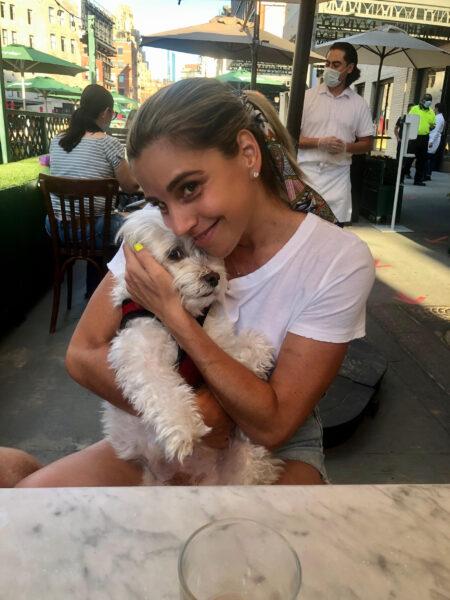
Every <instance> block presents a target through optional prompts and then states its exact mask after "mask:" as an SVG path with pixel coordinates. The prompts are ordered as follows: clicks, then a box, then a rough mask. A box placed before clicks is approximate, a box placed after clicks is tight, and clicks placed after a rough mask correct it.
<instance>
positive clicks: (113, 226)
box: [45, 213, 124, 249]
mask: <svg viewBox="0 0 450 600" xmlns="http://www.w3.org/2000/svg"><path fill="white" fill-rule="evenodd" d="M123 221H124V219H123V217H122V216H121V215H119V214H114V213H113V214H111V220H110V230H109V236H110V237H109V239H110V244H111V245H113V244H114V243H115V239H116V235H117V232H118V231H119V229H120V227H121V226H122V225H123ZM57 224H58V236H59V239H60V240H61V241H62V242H64V227H63V223H62V221H60V220H59V219H58V220H57ZM104 225H105V218H104V217H103V216H102V215H99V216H98V217H95V247H96V248H97V249H100V248H101V247H102V245H103V227H104ZM45 230H46V231H47V233H48V235H50V236H51V228H50V219H49V218H48V216H47V217H46V218H45ZM89 230H90V225H89V223H88V224H87V228H86V234H87V236H88V237H89ZM77 231H78V241H81V231H80V229H78V230H77ZM69 237H72V230H71V229H69Z"/></svg>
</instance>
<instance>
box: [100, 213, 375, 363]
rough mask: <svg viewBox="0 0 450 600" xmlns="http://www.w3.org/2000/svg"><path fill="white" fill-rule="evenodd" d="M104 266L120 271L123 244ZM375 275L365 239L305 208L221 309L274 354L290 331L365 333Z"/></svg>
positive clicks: (336, 338) (344, 336) (342, 336)
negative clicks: (268, 344)
mask: <svg viewBox="0 0 450 600" xmlns="http://www.w3.org/2000/svg"><path fill="white" fill-rule="evenodd" d="M108 267H109V269H110V271H111V272H112V274H113V275H116V276H117V275H120V274H122V273H123V272H124V269H125V258H124V254H123V251H122V249H120V250H119V251H118V253H117V254H116V256H115V257H114V258H113V260H112V261H111V262H110V263H109V264H108ZM374 276H375V271H374V263H373V258H372V255H371V254H370V251H369V249H368V247H367V245H366V244H365V243H364V242H362V241H361V240H360V239H359V238H358V237H356V236H355V235H354V234H353V233H350V232H349V231H346V230H343V229H341V228H339V227H337V226H336V225H332V224H331V223H328V222H327V221H324V220H323V219H321V218H320V217H317V216H316V215H313V214H310V213H309V214H308V215H307V216H306V218H305V220H304V221H303V222H302V223H301V224H300V226H299V227H298V229H297V231H296V232H295V233H294V235H293V236H292V237H291V238H290V240H289V241H288V242H287V243H286V244H285V245H284V246H283V247H282V248H281V250H279V252H277V254H275V256H273V257H272V258H271V259H270V260H269V261H268V262H267V263H266V264H265V265H263V266H262V267H260V268H259V269H257V270H256V271H254V272H253V273H250V274H249V275H246V276H244V277H239V278H236V279H232V280H231V281H230V282H229V287H228V292H227V294H226V297H225V304H224V311H225V313H226V315H227V316H228V318H229V319H231V321H232V322H233V323H234V324H235V327H236V328H237V330H238V331H240V330H242V329H247V328H250V329H254V330H257V331H260V332H261V333H263V334H265V335H266V336H267V338H268V339H269V340H270V342H271V343H272V345H273V346H274V348H275V352H276V355H277V356H278V353H279V351H280V348H281V345H282V343H283V341H284V338H285V337H286V334H287V333H288V332H291V333H294V334H297V335H301V336H304V337H307V338H312V339H315V340H320V341H327V342H336V343H338V342H348V341H350V340H352V339H354V338H359V337H363V336H364V335H365V317H366V314H365V313H366V300H367V297H368V295H369V292H370V290H371V288H372V284H373V281H374Z"/></svg>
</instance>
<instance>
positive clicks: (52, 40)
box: [50, 33, 56, 50]
mask: <svg viewBox="0 0 450 600" xmlns="http://www.w3.org/2000/svg"><path fill="white" fill-rule="evenodd" d="M50 48H51V49H52V50H56V35H55V34H54V33H51V34H50Z"/></svg>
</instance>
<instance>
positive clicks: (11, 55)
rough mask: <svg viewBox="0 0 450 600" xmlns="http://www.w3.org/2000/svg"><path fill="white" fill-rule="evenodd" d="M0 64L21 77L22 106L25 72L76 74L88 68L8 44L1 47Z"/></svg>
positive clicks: (24, 106)
mask: <svg viewBox="0 0 450 600" xmlns="http://www.w3.org/2000/svg"><path fill="white" fill-rule="evenodd" d="M2 64H3V68H4V69H5V70H7V71H14V72H16V73H20V76H21V78H22V96H23V108H24V109H25V108H26V103H25V75H24V74H25V73H49V74H51V75H72V76H74V75H78V73H82V72H83V71H87V70H88V69H86V68H84V67H80V66H79V65H76V64H74V63H71V62H68V61H67V60H63V59H62V58H58V57H57V56H52V55H51V54H46V53H45V52H40V51H39V50H36V49H35V48H29V47H27V46H22V45H21V44H10V45H9V46H5V47H4V48H3V49H2Z"/></svg>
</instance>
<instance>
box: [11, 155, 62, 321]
mask: <svg viewBox="0 0 450 600" xmlns="http://www.w3.org/2000/svg"><path fill="white" fill-rule="evenodd" d="M6 166H7V165H5V167H6ZM44 221H45V210H44V203H43V201H42V196H41V193H40V190H39V189H38V186H37V182H36V181H34V182H29V183H25V184H23V185H22V186H19V187H10V188H7V189H3V190H0V268H1V272H2V273H3V274H4V276H5V280H6V281H7V287H4V288H3V294H2V296H1V299H0V332H3V331H5V329H7V328H9V327H10V326H12V325H17V324H18V323H20V321H21V320H23V319H24V317H25V315H26V312H27V311H28V310H29V309H30V308H31V307H32V306H33V305H34V304H35V303H36V301H37V300H38V299H39V298H40V297H41V296H42V294H43V293H44V292H45V291H46V290H47V289H48V288H49V286H50V284H51V281H52V273H53V260H52V252H51V245H50V238H49V237H48V236H47V234H46V232H45V229H44Z"/></svg>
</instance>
